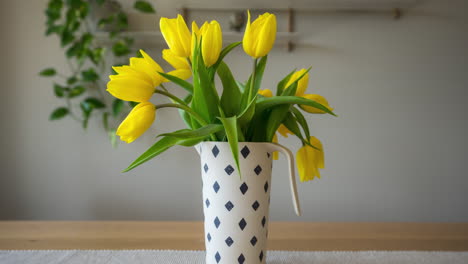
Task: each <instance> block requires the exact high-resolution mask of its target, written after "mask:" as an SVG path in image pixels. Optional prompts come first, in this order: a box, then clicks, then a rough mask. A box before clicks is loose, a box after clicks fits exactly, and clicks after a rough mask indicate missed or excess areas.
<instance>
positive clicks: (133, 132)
mask: <svg viewBox="0 0 468 264" xmlns="http://www.w3.org/2000/svg"><path fill="white" fill-rule="evenodd" d="M155 118H156V108H155V106H154V105H153V104H152V103H150V102H143V103H139V104H138V105H137V106H135V107H134V108H133V109H132V111H130V113H129V114H128V116H127V117H126V118H125V120H124V121H123V122H122V123H121V124H120V126H119V128H118V129H117V133H116V134H117V135H118V136H120V140H122V141H125V142H127V143H132V142H133V141H134V140H135V139H137V138H139V137H140V136H141V135H143V133H145V131H146V130H148V128H149V127H150V126H151V124H153V122H154V119H155Z"/></svg>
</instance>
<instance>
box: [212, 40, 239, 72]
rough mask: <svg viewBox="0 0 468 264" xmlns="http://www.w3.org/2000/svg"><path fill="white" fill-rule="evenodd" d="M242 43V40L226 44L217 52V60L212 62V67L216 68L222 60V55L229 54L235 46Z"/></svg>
mask: <svg viewBox="0 0 468 264" xmlns="http://www.w3.org/2000/svg"><path fill="white" fill-rule="evenodd" d="M240 44H242V41H238V42H234V43H231V44H229V45H228V46H226V47H225V48H224V49H223V50H221V52H220V53H219V57H218V60H217V61H216V62H215V64H213V69H215V70H217V69H218V66H219V64H220V63H221V62H222V61H223V59H224V57H226V55H228V54H229V52H231V51H232V50H233V49H234V48H235V47H237V46H239V45H240Z"/></svg>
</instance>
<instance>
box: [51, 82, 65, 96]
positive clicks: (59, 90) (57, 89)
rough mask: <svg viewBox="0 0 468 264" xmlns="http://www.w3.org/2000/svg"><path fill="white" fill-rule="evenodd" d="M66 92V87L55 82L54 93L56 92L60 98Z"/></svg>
mask: <svg viewBox="0 0 468 264" xmlns="http://www.w3.org/2000/svg"><path fill="white" fill-rule="evenodd" d="M64 93H65V87H63V86H61V85H58V84H56V83H55V84H54V94H55V96H57V97H59V98H60V97H63V94H64Z"/></svg>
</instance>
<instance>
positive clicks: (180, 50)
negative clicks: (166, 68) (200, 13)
mask: <svg viewBox="0 0 468 264" xmlns="http://www.w3.org/2000/svg"><path fill="white" fill-rule="evenodd" d="M159 27H160V29H161V33H162V35H163V37H164V39H165V40H166V43H167V45H168V46H169V48H170V49H171V50H172V51H173V52H174V53H175V54H176V55H177V56H181V57H189V56H190V51H191V47H190V43H191V35H190V31H189V30H188V27H187V24H185V20H184V18H183V17H182V16H181V15H177V18H170V19H169V18H166V17H162V18H161V20H160V21H159Z"/></svg>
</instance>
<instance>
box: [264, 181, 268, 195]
mask: <svg viewBox="0 0 468 264" xmlns="http://www.w3.org/2000/svg"><path fill="white" fill-rule="evenodd" d="M263 189H265V192H268V181H266V182H265V186H263Z"/></svg>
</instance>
